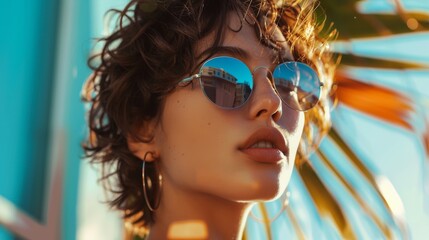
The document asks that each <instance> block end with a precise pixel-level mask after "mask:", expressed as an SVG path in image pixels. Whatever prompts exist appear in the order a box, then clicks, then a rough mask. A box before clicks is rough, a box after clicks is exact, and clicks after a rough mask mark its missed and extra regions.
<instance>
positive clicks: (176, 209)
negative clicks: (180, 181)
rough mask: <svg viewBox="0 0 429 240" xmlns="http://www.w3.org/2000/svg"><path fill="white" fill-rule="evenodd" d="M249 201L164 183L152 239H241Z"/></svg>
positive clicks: (151, 229)
mask: <svg viewBox="0 0 429 240" xmlns="http://www.w3.org/2000/svg"><path fill="white" fill-rule="evenodd" d="M250 207H251V203H240V202H234V201H229V200H225V199H222V198H219V197H216V196H213V195H208V194H205V193H199V192H189V191H186V192H185V191H183V190H181V189H180V188H177V186H174V187H172V186H171V185H170V186H169V184H164V189H163V195H162V199H161V204H160V206H159V208H158V209H157V210H156V211H155V212H154V214H155V223H154V224H153V225H152V226H151V228H150V234H149V236H148V240H153V239H241V238H242V234H243V230H244V226H245V223H246V218H247V215H248V214H249V211H250Z"/></svg>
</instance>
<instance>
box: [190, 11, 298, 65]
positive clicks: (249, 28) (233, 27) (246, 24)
mask: <svg viewBox="0 0 429 240" xmlns="http://www.w3.org/2000/svg"><path fill="white" fill-rule="evenodd" d="M249 19H250V20H249ZM251 19H252V17H250V16H247V19H244V18H243V16H241V15H239V14H237V13H236V12H231V13H229V14H228V19H227V21H226V23H227V26H221V29H222V28H223V30H224V33H223V39H222V42H221V44H220V47H221V48H220V49H221V50H227V51H225V52H231V51H229V50H230V49H239V50H240V51H236V52H235V54H234V55H242V57H245V58H256V59H259V58H269V59H273V58H275V57H277V55H278V52H277V51H276V50H274V49H272V48H270V47H268V46H267V45H264V44H262V43H261V42H260V40H259V38H258V36H257V34H256V31H255V25H254V23H253V24H252V22H253V21H252V20H251ZM217 34H221V33H219V32H212V33H210V34H209V35H208V36H206V37H205V38H203V39H201V40H200V41H199V42H198V43H197V46H196V49H195V50H196V56H200V54H201V53H203V52H205V51H206V50H207V49H211V48H213V47H214V46H213V44H214V40H215V38H216V36H217ZM270 36H271V39H272V40H274V41H276V42H277V43H278V45H280V47H281V48H282V54H283V56H282V57H283V58H285V59H288V60H293V56H292V54H291V52H290V48H289V46H288V44H287V42H286V39H285V38H284V36H283V34H282V33H281V31H280V29H279V28H278V27H277V26H276V27H275V28H274V29H273V31H272V32H271V33H270ZM216 47H217V46H216ZM216 47H215V49H216ZM223 47H225V48H223ZM231 53H232V52H231ZM215 54H216V53H215ZM201 57H202V58H204V57H206V56H201Z"/></svg>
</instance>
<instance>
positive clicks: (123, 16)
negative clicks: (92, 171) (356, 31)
mask: <svg viewBox="0 0 429 240" xmlns="http://www.w3.org/2000/svg"><path fill="white" fill-rule="evenodd" d="M111 11H112V12H113V13H115V14H116V15H117V16H118V18H117V24H116V27H115V29H114V31H113V33H112V34H110V35H109V36H107V37H104V38H101V39H100V42H101V43H102V44H103V48H102V50H101V53H98V54H96V55H94V56H92V57H90V58H89V60H88V64H89V66H90V67H91V69H92V70H93V71H94V73H93V74H92V75H91V76H90V78H89V79H88V80H87V82H86V85H85V86H84V94H83V97H84V101H86V102H89V103H90V109H89V111H88V126H89V130H90V134H89V137H88V139H87V141H86V142H85V143H84V144H83V148H84V150H85V154H86V157H88V158H90V159H91V162H92V163H101V166H102V178H101V180H103V181H104V182H109V181H108V180H109V179H111V178H113V179H114V180H115V182H114V187H110V188H108V190H110V191H112V192H113V193H114V198H113V199H111V200H110V201H109V203H110V205H111V206H112V207H114V208H116V209H118V210H121V211H122V212H123V213H124V218H126V219H130V218H132V219H134V223H139V224H141V225H143V226H145V227H149V226H150V225H151V224H152V223H153V222H154V220H155V219H154V217H153V214H152V212H151V211H149V209H148V207H147V205H146V202H145V199H144V196H143V193H142V179H141V163H142V161H141V159H139V158H137V157H136V156H135V155H134V154H133V153H132V152H131V151H130V149H129V148H128V145H127V138H129V137H130V136H132V137H133V138H135V139H138V140H139V141H146V142H149V141H150V140H151V139H150V138H147V139H142V138H141V137H139V136H137V134H136V132H137V131H135V130H136V129H138V128H139V127H140V126H141V125H142V124H143V123H144V122H146V121H148V120H153V119H155V120H159V117H160V112H161V110H162V107H163V100H164V98H165V96H166V95H168V94H169V93H170V92H171V91H172V90H173V89H174V88H175V87H176V85H177V84H178V82H179V81H180V79H181V78H182V77H183V76H185V75H188V74H189V73H192V72H193V71H194V70H195V69H196V68H197V67H198V66H199V65H200V64H201V63H202V62H203V61H204V60H206V59H208V58H209V57H210V56H211V55H213V54H214V53H215V52H216V47H219V46H221V44H222V40H223V33H224V30H225V29H226V28H227V27H228V26H227V24H226V23H227V17H228V14H229V13H231V12H235V13H236V14H238V15H239V16H240V17H241V19H243V20H242V21H247V20H246V17H244V16H248V14H250V15H251V16H253V17H254V19H255V20H256V21H255V22H254V23H252V24H253V25H254V27H255V30H256V31H255V32H256V34H257V36H258V38H259V39H260V41H261V43H263V44H265V45H267V46H271V47H272V46H274V47H275V46H279V44H278V43H276V42H275V40H273V39H271V38H270V37H271V35H270V31H271V29H272V27H273V26H276V25H277V26H278V27H279V28H280V30H281V31H282V33H283V34H284V36H285V38H286V40H287V42H288V44H289V46H291V49H292V53H293V55H294V57H295V59H296V60H297V61H302V62H305V63H307V64H309V65H311V66H312V67H314V68H315V69H316V70H317V71H318V73H319V75H320V77H321V79H322V80H323V81H324V83H325V86H324V90H323V92H322V94H323V96H322V100H321V101H320V102H319V103H318V105H317V106H316V107H315V108H314V109H312V110H310V111H308V112H306V115H308V116H307V117H306V127H305V130H304V140H306V141H303V142H307V145H312V144H311V142H314V139H313V138H312V132H313V130H314V127H316V129H318V131H323V130H326V129H327V127H328V126H329V109H328V107H327V105H328V104H327V103H326V96H327V94H328V92H329V90H330V87H331V84H332V75H333V65H334V64H332V56H331V55H330V54H329V53H328V52H327V51H325V49H326V46H327V42H326V40H323V39H321V38H319V36H318V35H319V33H320V32H321V31H322V30H321V29H322V28H321V27H320V24H319V25H317V24H316V23H315V20H314V6H313V5H312V4H310V3H306V2H304V3H303V2H299V1H286V2H284V3H282V4H279V3H278V2H277V1H275V0H253V1H252V0H217V1H213V0H206V1H204V0H181V1H180V0H132V1H130V3H129V4H128V5H127V6H126V7H125V9H124V10H122V11H119V10H111ZM212 32H216V33H217V34H216V36H215V39H214V41H213V43H212V47H211V48H210V51H209V52H204V53H203V54H200V55H196V53H195V46H196V44H197V43H198V41H199V40H200V39H202V38H204V37H205V36H207V35H209V34H210V33H212ZM325 37H326V36H325ZM314 119H316V120H314ZM312 121H313V122H312ZM312 129H313V130H312ZM309 142H310V143H309ZM302 146H304V143H303V144H302ZM298 158H299V159H304V158H305V153H304V148H303V147H301V148H300V150H299V152H298ZM299 159H298V161H299Z"/></svg>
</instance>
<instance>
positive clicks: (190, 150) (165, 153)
mask: <svg viewBox="0 0 429 240" xmlns="http://www.w3.org/2000/svg"><path fill="white" fill-rule="evenodd" d="M220 123H225V113H224V112H222V110H221V109H217V108H216V107H215V106H213V104H212V103H210V102H209V101H208V100H207V99H205V97H204V96H203V95H202V93H201V92H199V91H195V90H194V91H190V90H187V89H183V90H180V91H178V92H175V93H173V94H171V95H169V96H168V98H167V99H166V104H165V107H164V114H163V118H162V127H161V128H162V130H161V131H162V133H161V134H160V136H161V137H160V138H159V146H161V157H162V166H163V169H164V174H166V175H167V176H166V177H168V178H169V179H171V182H173V183H174V184H181V185H182V186H183V185H186V186H193V187H195V188H198V185H201V186H205V185H206V182H207V181H208V180H207V179H213V178H212V177H213V176H211V175H213V173H214V172H218V171H213V170H214V169H216V168H219V167H220V164H218V163H219V161H218V159H222V158H224V157H225V158H226V156H222V154H224V155H226V153H227V151H228V150H226V151H218V149H223V150H225V149H228V145H229V144H228V141H229V140H228V138H224V134H223V132H224V129H225V127H224V126H221V124H220Z"/></svg>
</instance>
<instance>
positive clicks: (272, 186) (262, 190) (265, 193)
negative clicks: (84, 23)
mask: <svg viewBox="0 0 429 240" xmlns="http://www.w3.org/2000/svg"><path fill="white" fill-rule="evenodd" d="M282 175H283V174H282ZM281 177H282V178H279V176H274V175H272V176H271V177H265V178H262V179H261V178H259V179H257V178H253V179H252V181H250V182H246V183H243V182H242V183H241V184H240V185H241V186H239V187H238V186H237V188H236V189H237V190H236V191H234V194H233V196H231V198H230V199H231V200H234V201H238V202H266V201H273V200H276V199H277V198H279V197H280V196H281V195H282V194H283V193H284V192H285V191H286V187H287V185H288V183H289V178H290V175H288V176H281Z"/></svg>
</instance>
